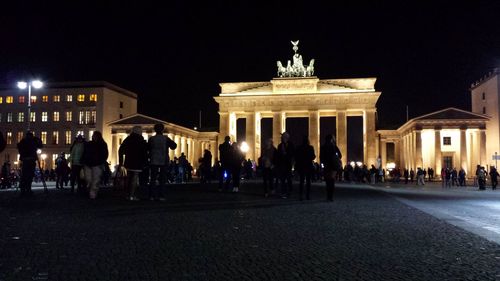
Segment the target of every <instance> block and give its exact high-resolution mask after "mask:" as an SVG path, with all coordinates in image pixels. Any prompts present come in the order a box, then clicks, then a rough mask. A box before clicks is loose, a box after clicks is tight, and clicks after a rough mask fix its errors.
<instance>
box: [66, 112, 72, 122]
mask: <svg viewBox="0 0 500 281" xmlns="http://www.w3.org/2000/svg"><path fill="white" fill-rule="evenodd" d="M66 121H68V122H71V121H73V112H71V111H66Z"/></svg>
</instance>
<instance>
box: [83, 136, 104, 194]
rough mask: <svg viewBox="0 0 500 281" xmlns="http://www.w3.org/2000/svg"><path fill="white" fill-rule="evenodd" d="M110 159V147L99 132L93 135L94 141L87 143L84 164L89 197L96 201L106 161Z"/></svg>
mask: <svg viewBox="0 0 500 281" xmlns="http://www.w3.org/2000/svg"><path fill="white" fill-rule="evenodd" d="M107 159H108V145H107V144H106V142H105V141H104V139H103V138H102V134H101V132H99V131H95V132H94V134H92V140H91V141H89V142H86V143H85V148H84V152H83V164H84V169H85V181H86V182H87V184H88V186H89V197H90V199H95V198H96V197H97V193H98V192H99V182H101V177H102V174H103V173H104V169H105V166H104V165H107V162H106V160H107Z"/></svg>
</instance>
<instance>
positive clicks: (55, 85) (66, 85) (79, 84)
mask: <svg viewBox="0 0 500 281" xmlns="http://www.w3.org/2000/svg"><path fill="white" fill-rule="evenodd" d="M44 83H45V85H44V88H46V89H72V88H108V89H110V90H113V91H115V92H118V93H120V94H123V95H125V96H129V97H132V98H135V99H137V94H136V93H134V92H131V91H129V90H126V89H124V88H121V87H119V86H117V85H115V84H112V83H109V82H107V81H74V82H44ZM14 87H15V86H12V85H0V90H12V89H14Z"/></svg>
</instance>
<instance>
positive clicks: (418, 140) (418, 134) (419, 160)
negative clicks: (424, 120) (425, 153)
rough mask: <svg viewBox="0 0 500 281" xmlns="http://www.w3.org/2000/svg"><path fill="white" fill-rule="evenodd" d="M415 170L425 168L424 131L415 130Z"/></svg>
mask: <svg viewBox="0 0 500 281" xmlns="http://www.w3.org/2000/svg"><path fill="white" fill-rule="evenodd" d="M415 156H416V157H415V162H416V163H415V170H416V168H418V167H420V168H422V169H423V168H424V167H423V165H424V163H423V157H422V131H421V130H415Z"/></svg>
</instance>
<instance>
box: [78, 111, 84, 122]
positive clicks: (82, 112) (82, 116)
mask: <svg viewBox="0 0 500 281" xmlns="http://www.w3.org/2000/svg"><path fill="white" fill-rule="evenodd" d="M84 117H85V111H80V112H79V114H78V124H84V122H85V119H84Z"/></svg>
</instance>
